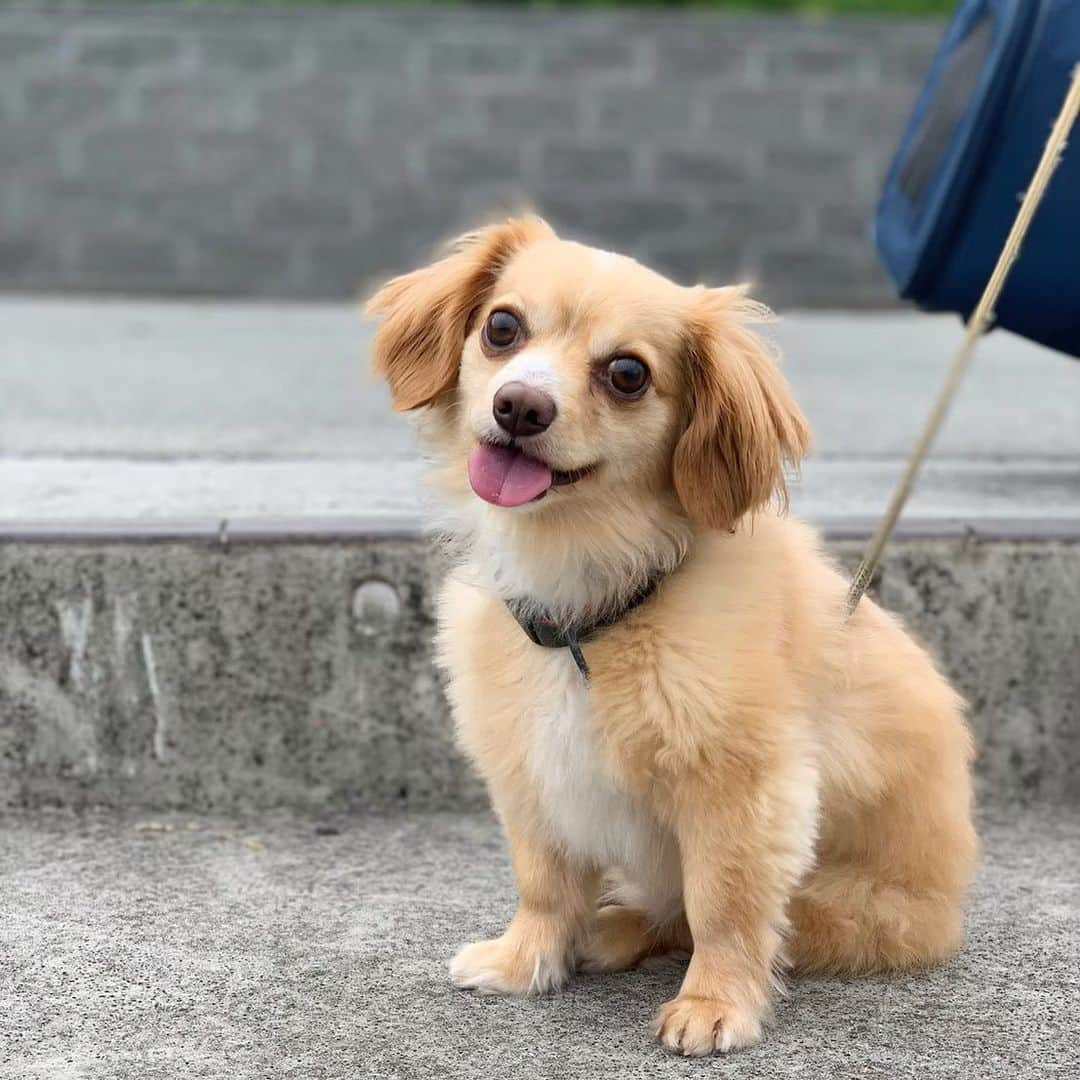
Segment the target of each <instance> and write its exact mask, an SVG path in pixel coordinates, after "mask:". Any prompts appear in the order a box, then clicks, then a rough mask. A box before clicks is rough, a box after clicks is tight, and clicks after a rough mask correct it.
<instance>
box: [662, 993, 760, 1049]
mask: <svg viewBox="0 0 1080 1080" xmlns="http://www.w3.org/2000/svg"><path fill="white" fill-rule="evenodd" d="M656 1037H657V1038H658V1039H659V1040H660V1042H661V1043H663V1045H664V1049H665V1050H670V1051H672V1052H673V1053H676V1054H684V1055H686V1056H687V1057H702V1056H704V1055H705V1054H712V1053H714V1052H715V1051H717V1050H719V1051H720V1052H721V1053H726V1052H727V1051H728V1050H736V1049H738V1048H739V1047H740V1046H750V1045H751V1044H753V1043H756V1042H757V1041H758V1039H760V1038H761V1017H760V1016H757V1015H755V1014H753V1013H750V1012H747V1011H746V1010H745V1009H740V1008H738V1007H737V1006H733V1005H731V1004H730V1003H729V1002H727V1001H720V1000H718V999H716V998H707V997H697V996H695V995H692V994H680V995H679V996H678V997H677V998H675V999H674V1000H673V1001H669V1002H667V1004H666V1005H664V1006H663V1007H662V1008H661V1009H660V1015H659V1016H658V1017H657V1020H656Z"/></svg>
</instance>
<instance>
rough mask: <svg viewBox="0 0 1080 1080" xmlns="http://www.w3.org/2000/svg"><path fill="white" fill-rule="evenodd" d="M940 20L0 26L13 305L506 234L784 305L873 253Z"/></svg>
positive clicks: (842, 291)
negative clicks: (540, 232) (878, 215)
mask: <svg viewBox="0 0 1080 1080" xmlns="http://www.w3.org/2000/svg"><path fill="white" fill-rule="evenodd" d="M940 33H941V24H940V23H936V22H934V21H929V20H926V21H897V20H886V19H876V18H852V19H835V20H830V21H824V22H810V21H802V20H798V19H795V18H789V17H752V16H737V15H724V14H712V13H706V12H693V11H691V12H679V13H674V12H669V13H660V12H651V13H649V12H634V11H629V12H627V13H625V14H623V13H620V12H613V11H610V10H608V11H599V12H580V11H579V12H567V11H561V12H556V11H517V10H498V9H490V8H489V9H467V8H460V9H458V8H443V7H436V8H415V9H409V8H404V9H400V8H398V9H388V10H380V9H377V8H364V7H360V8H346V9H342V8H336V9H335V8H327V9H322V10H320V9H317V8H315V9H313V8H310V7H307V8H294V9H275V8H266V7H262V8H255V7H243V6H239V5H238V6H229V5H226V4H213V5H209V6H203V7H186V6H184V5H182V4H179V3H173V4H166V3H155V4H146V3H142V4H126V5H121V4H83V5H70V4H68V5H59V4H50V3H40V2H39V3H36V4H23V3H18V2H16V3H11V4H8V5H6V6H4V7H3V8H2V9H0V174H2V180H0V288H9V289H43V290H108V291H120V292H154V293H219V294H232V295H238V294H246V295H265V296H304V297H347V296H351V295H353V294H355V292H356V290H357V288H359V287H364V286H365V285H366V284H367V283H368V282H370V281H371V280H373V279H374V278H376V277H378V276H379V275H381V274H384V273H386V272H387V271H390V270H395V269H401V268H404V267H407V266H409V265H411V264H414V263H415V262H417V261H418V260H420V259H422V258H424V257H425V256H426V255H427V254H429V252H430V251H431V248H432V245H433V244H434V243H436V242H437V241H438V240H439V239H441V238H443V237H445V236H447V235H449V234H451V233H453V232H454V231H455V230H459V229H461V228H464V227H466V226H468V225H470V224H474V223H475V222H476V221H477V220H479V219H481V218H483V217H485V216H488V215H489V214H490V213H492V212H493V211H498V210H501V209H503V208H513V207H515V206H520V205H524V204H526V203H530V204H532V205H534V206H536V207H538V208H539V209H540V210H541V211H542V212H543V213H544V214H545V215H546V216H548V217H549V218H550V219H551V220H552V221H553V222H554V223H555V224H556V225H560V226H563V227H565V229H566V230H568V231H571V232H573V233H575V234H577V235H579V236H581V237H583V238H587V239H592V240H594V241H596V242H598V243H600V244H602V245H605V246H609V247H613V248H619V249H622V250H627V251H630V252H633V253H635V254H637V255H639V256H640V257H642V258H644V259H646V260H649V261H651V262H653V263H655V264H657V265H658V266H659V267H661V268H663V269H666V270H668V271H670V272H672V273H674V274H676V275H677V276H679V277H680V278H682V279H686V280H713V281H717V280H728V279H731V278H734V277H746V276H749V277H751V278H754V279H755V280H756V281H757V282H758V283H759V287H758V291H759V293H760V294H761V295H762V296H763V297H764V298H765V299H766V300H768V301H770V302H771V303H773V304H776V305H780V306H784V305H794V304H805V305H834V306H845V307H846V306H859V305H876V304H883V303H888V302H889V301H890V297H891V294H890V291H889V289H888V286H887V285H886V283H885V281H884V277H883V275H882V273H881V271H880V270H879V269H878V268H877V265H876V262H875V258H874V255H873V252H872V250H871V248H870V244H869V241H868V239H867V235H866V230H867V226H868V221H869V214H870V211H871V208H872V206H873V202H874V198H875V194H876V191H877V188H878V184H879V181H880V177H881V174H882V172H883V169H884V167H885V165H886V163H887V161H888V159H889V157H890V155H891V153H892V150H893V147H894V144H895V140H896V137H897V135H898V133H899V131H900V128H901V126H902V124H903V122H904V119H905V117H906V115H907V110H908V108H909V107H910V104H911V100H912V98H913V95H914V93H915V90H916V87H917V84H918V82H919V80H920V79H921V76H922V73H923V71H924V70H925V67H926V65H927V62H928V60H929V57H930V55H931V53H932V51H933V48H934V46H935V44H936V42H937V39H938V37H939V35H940Z"/></svg>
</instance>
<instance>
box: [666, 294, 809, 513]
mask: <svg viewBox="0 0 1080 1080" xmlns="http://www.w3.org/2000/svg"><path fill="white" fill-rule="evenodd" d="M769 317H770V313H769V310H768V309H767V308H765V307H763V306H762V305H760V304H757V303H755V302H754V301H752V300H748V299H747V297H746V288H745V286H733V287H730V288H723V289H707V290H702V291H701V293H700V296H699V298H698V299H697V302H696V304H695V306H694V308H693V311H692V314H691V317H690V325H689V326H688V328H687V339H686V357H687V421H686V429H685V431H684V432H683V435H682V437H681V439H680V440H679V442H678V445H677V446H676V448H675V457H674V463H673V470H674V481H675V490H676V493H677V494H678V496H679V500H680V502H681V503H682V504H683V507H684V508H685V510H686V512H687V513H688V514H689V515H690V516H691V517H692V518H693V519H694V520H695V521H697V522H699V523H701V524H702V525H705V526H707V527H709V528H713V529H731V528H734V526H735V524H736V523H737V522H738V521H739V519H740V518H741V517H742V516H743V515H744V514H747V513H749V512H750V511H752V510H754V509H756V508H757V507H759V506H761V505H763V504H764V503H766V502H768V501H769V499H771V498H772V497H773V495H774V494H777V495H779V497H780V500H781V502H782V504H784V505H786V501H787V485H786V483H785V480H784V466H785V464H791V465H797V464H798V462H799V461H800V460H801V459H802V457H803V455H804V454H805V453H806V451H807V449H808V448H809V445H810V430H809V427H808V426H807V423H806V418H805V417H804V416H803V414H802V412H801V411H800V410H799V407H798V405H796V404H795V399H794V398H793V397H792V394H791V390H790V388H789V387H788V385H787V382H786V381H785V380H784V377H783V375H782V374H781V373H780V369H779V367H778V366H777V363H776V360H775V358H774V357H773V355H772V353H771V352H770V350H769V348H768V347H767V346H766V344H765V342H763V341H762V340H761V338H760V337H758V335H757V334H755V333H754V332H753V330H751V329H750V327H749V324H751V323H754V322H764V321H767V320H768V319H769Z"/></svg>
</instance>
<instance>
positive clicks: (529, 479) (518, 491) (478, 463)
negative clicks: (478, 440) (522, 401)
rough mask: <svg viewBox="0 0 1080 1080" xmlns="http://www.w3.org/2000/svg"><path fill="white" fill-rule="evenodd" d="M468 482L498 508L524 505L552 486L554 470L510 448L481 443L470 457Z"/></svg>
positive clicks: (482, 497) (478, 493) (482, 496)
mask: <svg viewBox="0 0 1080 1080" xmlns="http://www.w3.org/2000/svg"><path fill="white" fill-rule="evenodd" d="M469 483H470V484H471V485H472V489H473V491H475V492H476V494H477V495H479V496H480V498H481V499H485V500H487V501H488V502H489V503H494V504H495V505H496V506H521V505H522V503H527V502H531V501H532V500H533V499H535V498H536V497H537V496H538V495H542V494H543V493H544V492H545V491H547V489H548V488H549V487H551V470H550V469H549V468H548V467H547V466H546V465H542V464H541V463H540V462H539V461H534V460H533V459H532V458H529V457H526V456H525V455H524V454H523V453H522V452H521V451H520V450H515V449H513V448H512V447H509V446H487V445H486V444H481V445H480V446H478V447H477V448H476V449H475V450H474V451H473V452H472V453H471V454H470V455H469Z"/></svg>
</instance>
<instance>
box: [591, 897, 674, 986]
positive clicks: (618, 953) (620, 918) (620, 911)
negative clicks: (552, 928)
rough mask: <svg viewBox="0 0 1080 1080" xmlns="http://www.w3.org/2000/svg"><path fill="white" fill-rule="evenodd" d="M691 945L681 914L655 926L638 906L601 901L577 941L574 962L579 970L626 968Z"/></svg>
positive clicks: (618, 969)
mask: <svg viewBox="0 0 1080 1080" xmlns="http://www.w3.org/2000/svg"><path fill="white" fill-rule="evenodd" d="M692 948H693V941H692V939H691V937H690V928H689V927H688V926H687V925H686V917H685V916H684V915H682V914H680V915H677V916H675V917H674V918H672V919H670V920H669V921H667V922H665V923H663V924H661V925H657V924H656V923H655V922H654V921H653V919H652V918H651V917H650V916H649V915H647V914H646V913H645V912H644V911H641V910H640V909H638V908H632V907H621V906H620V905H618V904H605V905H604V906H603V907H601V908H600V909H599V910H598V911H597V913H596V919H595V921H594V923H593V925H592V927H590V929H589V931H588V933H587V935H586V936H585V938H584V939H583V941H582V942H581V946H580V948H579V952H578V965H579V967H580V968H581V970H582V971H626V970H628V969H629V968H633V967H637V965H638V964H640V963H641V962H642V961H643V960H645V959H647V958H648V957H650V956H659V955H661V954H663V953H668V952H676V951H679V950H683V951H689V950H690V949H692Z"/></svg>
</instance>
